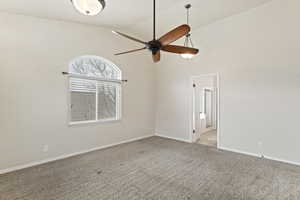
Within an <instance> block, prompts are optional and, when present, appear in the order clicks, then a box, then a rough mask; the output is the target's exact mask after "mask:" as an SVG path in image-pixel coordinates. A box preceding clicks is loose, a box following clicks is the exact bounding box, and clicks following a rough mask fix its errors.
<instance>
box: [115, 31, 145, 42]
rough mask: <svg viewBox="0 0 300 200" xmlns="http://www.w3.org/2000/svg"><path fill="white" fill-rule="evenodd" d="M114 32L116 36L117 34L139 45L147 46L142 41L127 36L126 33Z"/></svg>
mask: <svg viewBox="0 0 300 200" xmlns="http://www.w3.org/2000/svg"><path fill="white" fill-rule="evenodd" d="M112 32H113V33H114V34H116V35H120V36H123V37H125V38H127V39H129V40H133V41H135V42H139V43H141V44H145V45H147V42H144V41H142V40H139V39H136V38H134V37H131V36H129V35H126V34H124V33H121V32H118V31H112Z"/></svg>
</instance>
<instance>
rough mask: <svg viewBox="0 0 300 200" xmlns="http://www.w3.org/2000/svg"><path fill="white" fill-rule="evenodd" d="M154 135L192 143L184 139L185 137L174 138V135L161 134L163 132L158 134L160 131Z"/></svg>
mask: <svg viewBox="0 0 300 200" xmlns="http://www.w3.org/2000/svg"><path fill="white" fill-rule="evenodd" d="M155 136H158V137H162V138H166V139H171V140H177V141H180V142H186V143H192V142H191V141H190V140H185V139H182V138H176V137H170V136H166V135H163V134H160V133H155Z"/></svg>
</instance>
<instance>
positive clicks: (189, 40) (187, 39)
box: [181, 4, 196, 59]
mask: <svg viewBox="0 0 300 200" xmlns="http://www.w3.org/2000/svg"><path fill="white" fill-rule="evenodd" d="M191 7H192V5H191V4H187V5H186V6H185V8H186V11H187V15H186V16H187V19H186V21H187V25H189V21H190V8H191ZM184 46H185V47H187V48H194V44H193V41H192V38H191V33H188V34H186V36H185V41H184ZM195 55H196V54H191V53H183V54H181V57H182V58H184V59H192V58H193V57H194V56H195Z"/></svg>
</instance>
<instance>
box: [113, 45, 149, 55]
mask: <svg viewBox="0 0 300 200" xmlns="http://www.w3.org/2000/svg"><path fill="white" fill-rule="evenodd" d="M144 49H146V47H144V48H140V49H134V50H131V51H126V52H122V53H117V54H115V56H119V55H123V54H127V53H133V52H137V51H141V50H144Z"/></svg>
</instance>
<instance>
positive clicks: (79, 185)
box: [0, 137, 300, 200]
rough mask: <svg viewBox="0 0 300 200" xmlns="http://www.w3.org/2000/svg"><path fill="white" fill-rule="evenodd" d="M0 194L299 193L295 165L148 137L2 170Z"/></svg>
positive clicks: (89, 199)
mask: <svg viewBox="0 0 300 200" xmlns="http://www.w3.org/2000/svg"><path fill="white" fill-rule="evenodd" d="M0 199H1V200H102V199H103V200H104V199H105V200H118V199H122V200H177V199H182V200H191V199H193V200H248V199H249V200H298V199H300V167H296V166H291V165H287V164H283V163H278V162H273V161H268V160H261V159H258V158H254V157H248V156H243V155H239V154H235V153H229V152H221V151H217V150H216V149H215V148H210V147H206V146H202V145H199V144H186V143H181V142H176V141H172V140H167V139H161V138H158V137H153V138H149V139H145V140H141V141H138V142H133V143H129V144H125V145H120V146H117V147H113V148H109V149H105V150H101V151H97V152H93V153H89V154H85V155H82V156H77V157H73V158H70V159H66V160H62V161H57V162H53V163H50V164H45V165H42V166H38V167H34V168H30V169H25V170H21V171H18V172H14V173H10V174H7V175H2V176H0Z"/></svg>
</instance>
